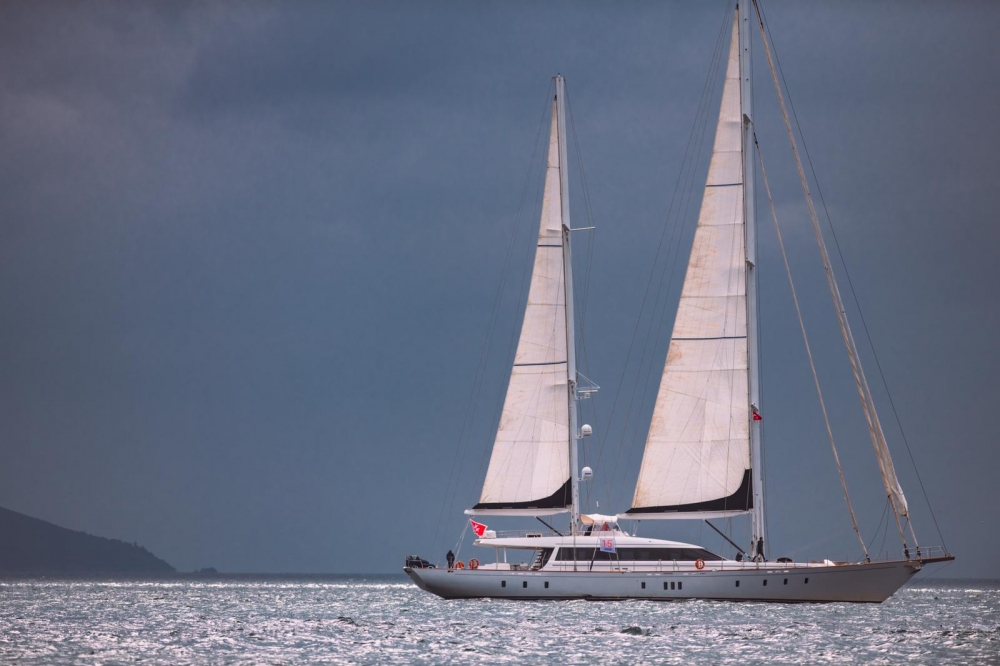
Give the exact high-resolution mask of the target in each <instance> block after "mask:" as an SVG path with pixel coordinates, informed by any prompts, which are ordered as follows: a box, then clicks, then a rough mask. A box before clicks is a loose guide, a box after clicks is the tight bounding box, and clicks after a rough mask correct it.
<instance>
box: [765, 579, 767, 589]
mask: <svg viewBox="0 0 1000 666" xmlns="http://www.w3.org/2000/svg"><path fill="white" fill-rule="evenodd" d="M764 587H767V579H766V578H765V579H764Z"/></svg>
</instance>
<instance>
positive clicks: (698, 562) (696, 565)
mask: <svg viewBox="0 0 1000 666" xmlns="http://www.w3.org/2000/svg"><path fill="white" fill-rule="evenodd" d="M459 564H461V562H459ZM694 568H695V569H697V570H698V571H701V570H702V569H704V568H705V560H703V559H701V558H698V559H697V560H695V561H694Z"/></svg>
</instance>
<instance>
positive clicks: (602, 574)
mask: <svg viewBox="0 0 1000 666" xmlns="http://www.w3.org/2000/svg"><path fill="white" fill-rule="evenodd" d="M921 567H922V562H921V561H920V560H908V561H897V562H875V563H871V564H834V565H829V566H817V565H815V564H812V565H802V564H799V565H796V564H789V565H786V566H783V565H780V564H772V563H768V564H767V565H760V566H754V565H749V566H747V567H746V568H742V569H739V570H718V569H715V570H712V569H709V568H707V567H706V568H705V569H704V570H701V571H676V572H655V571H648V572H646V571H642V572H639V571H577V572H574V571H496V570H484V569H477V570H474V571H473V570H470V569H460V570H454V569H412V568H409V567H407V568H405V569H404V571H405V572H406V573H407V574H408V575H409V576H410V578H411V579H413V581H414V582H415V583H416V584H417V585H418V586H419V587H420V588H421V589H423V590H426V591H427V592H431V593H433V594H436V595H438V596H439V597H443V598H445V599H472V598H491V599H522V600H529V599H590V600H615V599H654V600H662V601H679V600H683V599H712V600H719V601H773V602H788V603H794V602H835V601H841V602H869V603H880V602H882V601H885V600H886V599H888V598H889V597H890V596H892V594H893V593H894V592H895V591H896V590H898V589H899V588H900V587H902V586H903V585H904V584H905V583H906V582H907V581H908V580H909V579H910V578H911V577H912V576H913V575H914V574H915V573H917V572H918V571H920V569H921ZM737 581H738V584H737ZM672 584H674V585H673V587H672ZM664 588H666V589H664Z"/></svg>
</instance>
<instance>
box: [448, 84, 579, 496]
mask: <svg viewBox="0 0 1000 666" xmlns="http://www.w3.org/2000/svg"><path fill="white" fill-rule="evenodd" d="M558 131H559V130H558V122H557V113H556V104H555V103H553V106H552V131H551V135H550V138H549V157H548V168H547V170H546V174H545V194H544V197H543V200H542V216H541V223H540V228H539V231H538V247H537V249H536V251H535V264H534V268H533V270H532V274H531V287H530V289H529V291H528V304H527V308H526V310H525V313H524V323H523V324H522V325H521V337H520V340H519V341H518V344H517V353H516V355H515V358H514V367H513V369H512V370H511V375H510V384H509V385H508V387H507V397H506V398H505V400H504V405H503V412H502V414H501V416H500V425H499V428H498V430H497V436H496V441H495V442H494V444H493V454H492V457H491V458H490V465H489V469H488V470H487V472H486V481H485V483H484V484H483V492H482V495H481V496H480V499H479V503H478V504H477V505H476V506H474V507H473V508H472V509H469V510H468V511H466V513H469V514H482V513H493V514H511V515H516V514H528V515H544V514H550V513H561V512H564V511H567V510H568V509H569V507H570V505H571V504H572V497H571V491H570V461H569V398H568V395H569V394H568V390H569V382H568V365H567V361H568V359H567V350H566V289H565V283H564V270H563V231H562V204H561V192H560V187H561V185H560V164H559V143H558V140H559V135H558Z"/></svg>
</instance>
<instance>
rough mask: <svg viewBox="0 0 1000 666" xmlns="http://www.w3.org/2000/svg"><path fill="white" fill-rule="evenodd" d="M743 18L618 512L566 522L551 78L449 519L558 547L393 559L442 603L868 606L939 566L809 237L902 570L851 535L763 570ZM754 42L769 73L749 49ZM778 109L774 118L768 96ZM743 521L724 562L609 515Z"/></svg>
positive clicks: (564, 222) (568, 471) (558, 115)
mask: <svg viewBox="0 0 1000 666" xmlns="http://www.w3.org/2000/svg"><path fill="white" fill-rule="evenodd" d="M757 17H758V23H759V24H762V22H761V20H760V16H759V14H758V15H757ZM749 22H750V12H749V11H741V7H739V6H737V7H736V10H735V16H734V19H733V30H732V36H731V39H730V49H729V56H728V61H727V63H726V74H725V83H724V86H723V94H722V104H721V109H720V113H719V120H718V125H717V128H716V134H715V143H714V147H713V152H712V158H711V162H710V167H709V173H708V180H707V182H706V185H705V190H704V196H703V199H702V204H701V211H700V214H699V218H698V224H697V228H696V231H695V237H694V245H693V249H692V252H691V257H690V260H689V262H688V268H687V274H686V277H685V281H684V285H683V288H682V293H681V299H680V303H679V305H678V310H677V315H676V318H675V321H674V328H673V333H672V336H671V340H670V347H669V351H668V355H667V361H666V366H665V368H664V371H663V375H662V378H661V383H660V388H659V393H658V395H657V399H656V405H655V408H654V412H653V416H652V422H651V425H650V428H649V434H648V437H647V440H646V448H645V452H644V455H643V460H642V466H641V468H640V472H639V477H638V481H637V484H636V489H635V495H634V498H633V502H632V507H631V508H630V509H629V510H628V511H627V512H625V513H624V514H621V515H620V516H604V515H596V514H584V515H581V513H580V499H579V495H580V493H579V483H580V482H581V481H585V480H587V479H588V478H589V477H590V475H591V471H590V470H589V468H584V469H583V470H580V469H579V467H578V462H577V445H578V441H579V440H580V439H581V438H583V437H586V436H588V435H589V434H590V430H591V429H590V426H588V425H580V424H578V416H577V401H578V400H579V399H580V398H582V397H586V393H587V392H589V391H592V390H593V388H592V387H590V386H584V385H582V382H581V378H582V377H581V375H579V374H578V372H577V368H576V350H575V328H574V314H573V275H572V260H571V252H570V246H571V243H570V241H571V237H572V232H573V231H574V229H573V227H572V226H571V224H570V211H569V199H568V188H567V186H568V168H566V165H567V159H566V155H567V145H566V144H567V136H566V110H565V104H564V102H565V81H564V80H563V78H562V77H561V76H557V77H555V90H556V92H555V99H554V101H553V106H552V128H551V134H550V140H549V151H548V167H547V171H546V176H545V190H544V197H543V203H542V213H541V222H540V228H539V232H538V247H537V250H536V254H535V260H534V267H533V272H532V278H531V285H530V289H529V292H528V301H527V305H526V311H525V315H524V322H523V325H522V329H521V336H520V340H519V343H518V346H517V352H516V355H515V359H514V365H513V368H512V370H511V376H510V384H509V386H508V389H507V395H506V399H505V402H504V405H503V411H502V415H501V418H500V423H499V427H498V430H497V434H496V439H495V443H494V445H493V452H492V457H491V458H490V463H489V468H488V470H487V474H486V479H485V482H484V484H483V489H482V494H481V496H480V500H479V502H478V503H477V504H476V505H475V506H473V507H472V508H471V509H468V510H467V511H466V513H467V514H469V515H471V516H477V517H481V516H525V517H542V516H548V515H552V514H560V513H569V528H568V531H567V533H558V532H555V531H554V530H553V531H552V532H551V533H544V532H540V531H535V532H521V533H514V534H497V533H496V532H495V531H489V530H486V529H485V527H484V526H482V525H479V524H476V525H475V526H474V527H477V528H478V529H477V536H478V538H477V539H476V541H475V545H476V546H480V547H483V548H486V549H491V550H493V551H494V553H495V557H493V558H486V557H485V556H484V560H486V559H493V560H494V561H492V562H489V563H483V564H479V563H478V560H476V559H474V560H471V561H470V566H468V567H466V566H465V565H464V563H462V562H459V563H457V564H456V565H455V566H450V565H449V567H448V568H435V567H432V566H430V565H428V564H427V563H426V562H425V561H423V560H420V559H419V558H408V560H407V566H406V567H405V569H404V570H405V572H406V573H407V574H408V575H409V576H410V578H411V579H412V580H413V581H414V582H415V583H416V584H417V585H418V586H419V587H420V588H422V589H424V590H426V591H429V592H432V593H434V594H437V595H439V596H441V597H444V598H477V597H479V598H481V597H494V598H507V599H581V598H582V599H629V598H639V599H661V600H679V599H718V600H739V601H751V600H752V601H781V602H794V601H802V602H830V601H851V602H881V601H884V600H885V599H887V598H888V597H889V596H891V595H892V594H893V593H894V592H895V591H896V590H898V589H899V588H900V587H901V586H902V585H903V584H904V583H906V582H907V581H908V580H909V579H910V578H911V577H912V576H913V575H914V574H915V573H916V572H918V571H919V570H920V569H921V568H922V567H923V566H924V565H925V564H927V563H929V562H939V561H947V560H951V559H954V558H953V557H952V556H951V555H948V554H946V553H944V552H943V551H941V550H935V549H931V550H928V549H926V548H924V549H921V548H920V547H919V546H918V545H917V542H916V535H915V534H914V533H913V529H912V526H911V525H910V524H909V510H908V507H907V504H906V499H905V496H904V495H903V491H902V488H901V487H900V485H899V482H898V480H897V479H896V475H895V472H894V470H893V466H892V460H891V458H890V456H889V451H888V448H887V446H886V444H885V438H884V435H883V434H882V429H881V425H880V424H879V422H878V417H877V415H876V414H875V411H874V405H873V403H872V400H871V395H870V392H869V391H868V386H867V382H866V380H865V378H864V373H863V371H862V370H861V366H860V362H859V360H858V358H857V351H856V349H855V348H854V341H853V337H852V336H851V333H850V328H849V326H848V325H847V321H846V317H845V315H844V308H843V305H842V303H840V300H839V292H838V291H837V288H836V282H835V280H834V279H833V273H832V269H831V268H830V266H829V262H828V258H827V257H826V253H825V248H824V247H823V245H822V242H823V241H822V236H821V234H820V235H818V240H819V242H820V247H821V251H822V254H823V257H824V263H825V268H826V270H827V275H828V279H829V283H830V287H831V293H832V294H833V297H834V301H835V305H836V307H837V313H838V317H839V318H840V324H841V331H842V333H843V337H844V340H845V343H846V344H847V348H848V352H849V355H850V357H851V363H852V367H853V368H854V371H855V379H856V380H857V385H858V390H859V395H860V396H861V398H862V405H863V408H864V412H865V415H866V419H867V423H868V427H869V432H870V434H871V437H872V442H873V445H874V447H875V451H876V456H877V458H878V463H879V469H880V471H881V474H882V479H883V482H884V484H885V490H886V494H887V497H888V502H889V506H890V507H891V509H892V511H893V513H894V514H895V516H896V525H897V527H898V528H899V532H900V536H901V538H902V540H903V557H902V558H901V559H897V560H889V561H877V562H876V561H871V560H870V559H869V558H868V554H867V550H866V548H865V544H864V541H863V540H861V539H860V533H859V540H861V547H862V550H864V552H865V557H864V559H862V560H861V561H858V562H833V561H830V560H824V561H821V562H816V561H812V562H793V561H789V560H788V559H787V558H781V559H779V560H778V561H770V560H768V559H767V557H766V550H765V544H764V538H763V535H764V534H765V533H766V532H765V527H764V520H765V514H764V508H765V507H764V494H763V481H762V473H761V428H760V417H759V413H758V406H759V404H760V403H759V389H758V353H757V352H758V345H759V342H758V339H757V334H758V323H757V316H756V313H757V306H756V299H757V294H756V279H755V276H754V270H755V265H756V238H755V225H754V220H753V219H752V216H753V211H754V207H753V188H754V182H753V181H754V171H755V169H754V159H755V150H754V143H755V141H754V138H753V131H752V127H753V118H752V112H751V108H752V107H751V104H750V99H749V95H750V85H749V83H750V78H749V77H750V61H749V49H750V31H749ZM762 32H763V31H762ZM762 41H763V43H764V47H765V50H766V55H767V57H768V61H769V62H770V61H771V54H770V50H769V48H768V45H767V41H766V37H762ZM772 70H773V65H772ZM779 101H781V102H782V105H783V100H781V98H780V90H779ZM786 123H787V118H786ZM789 136H790V138H791V139H792V141H793V151H795V146H794V137H793V136H792V134H791V132H789ZM796 156H797V153H796ZM762 166H763V164H762ZM800 175H801V165H800ZM802 180H803V188H804V190H806V197H807V202H808V203H809V207H810V211H811V213H812V215H813V222H814V224H816V230H817V231H818V223H817V222H816V220H815V213H814V212H813V210H812V203H811V199H810V198H809V194H808V188H807V186H806V183H805V179H804V177H803V178H802ZM765 184H766V174H765ZM807 345H808V341H807ZM817 386H818V384H817ZM821 400H822V397H821ZM824 415H825V408H824ZM831 444H833V440H832V435H831ZM834 453H835V454H836V450H835V447H834ZM838 467H839V462H838ZM845 495H846V487H845ZM848 506H849V507H850V504H849V499H848ZM742 514H750V516H751V520H750V523H751V531H752V534H751V539H750V541H749V544H750V545H749V548H748V549H747V551H743V549H740V553H741V556H742V555H744V554H745V557H741V556H738V557H739V559H725V558H723V557H721V556H719V555H716V554H714V553H712V552H710V551H709V550H707V549H705V548H703V547H701V546H699V545H696V544H689V543H680V542H675V541H667V540H661V539H650V538H643V537H639V536H633V535H630V534H628V533H626V532H625V531H624V530H623V529H622V528H621V527H619V525H618V518H619V517H623V518H632V519H642V520H650V519H697V520H706V521H707V520H708V519H711V518H718V517H728V516H736V515H742ZM851 517H852V520H854V515H853V509H851ZM480 519H482V518H480ZM709 524H710V525H711V523H709ZM904 526H905V528H908V529H909V534H910V536H911V540H910V541H909V542H907V535H906V533H905V532H904ZM855 530H856V531H857V527H856V521H855ZM720 534H722V533H721V532H720ZM723 537H724V538H726V539H727V540H729V539H728V537H725V535H723ZM730 543H732V544H733V546H735V547H736V548H738V549H739V546H738V545H736V544H735V543H734V542H732V541H730ZM911 546H912V548H913V550H912V552H911V550H910V547H911ZM509 550H516V551H530V552H532V553H533V557H532V558H530V560H529V562H528V563H525V564H513V563H508V562H507V551H509ZM486 552H489V551H486Z"/></svg>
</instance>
